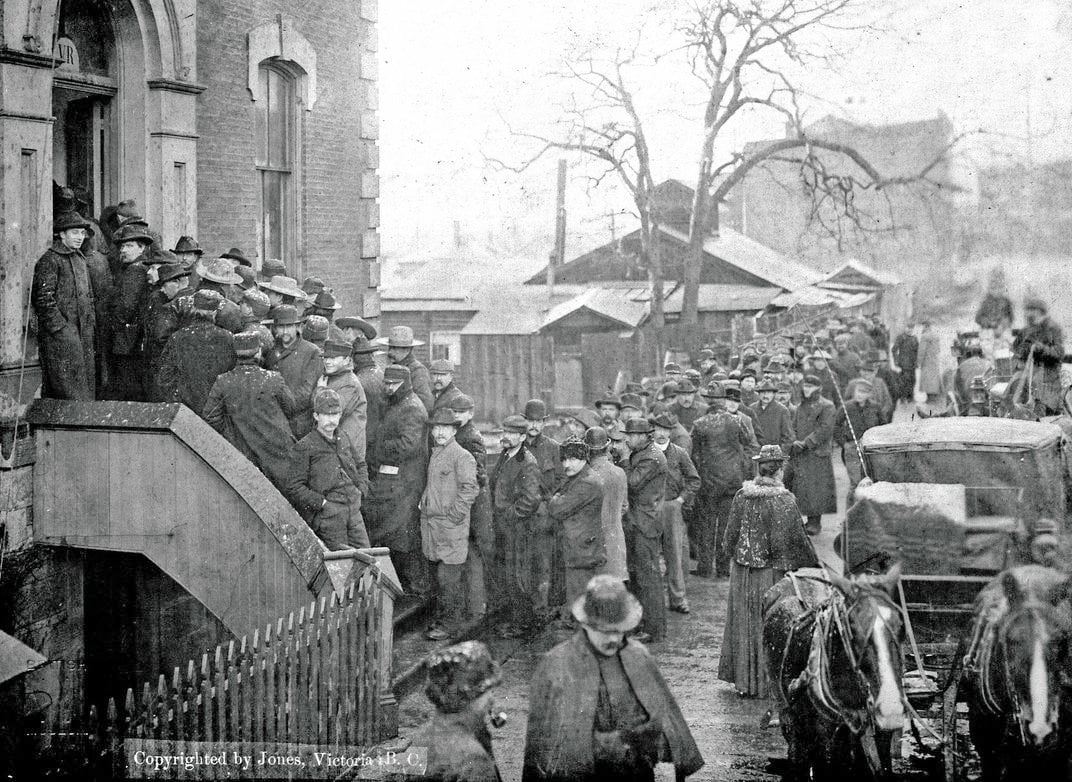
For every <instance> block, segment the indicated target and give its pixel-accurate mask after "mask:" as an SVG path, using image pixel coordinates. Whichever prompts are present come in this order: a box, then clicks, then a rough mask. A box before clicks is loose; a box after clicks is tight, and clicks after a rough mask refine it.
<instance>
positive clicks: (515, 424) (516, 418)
mask: <svg viewBox="0 0 1072 782" xmlns="http://www.w3.org/2000/svg"><path fill="white" fill-rule="evenodd" d="M502 427H503V429H504V430H505V431H507V432H518V433H520V434H524V433H525V432H527V431H528V430H529V422H528V421H526V420H525V417H524V416H521V415H508V416H506V420H504V421H503V422H502Z"/></svg>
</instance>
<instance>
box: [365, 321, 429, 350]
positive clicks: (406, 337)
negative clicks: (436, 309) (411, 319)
mask: <svg viewBox="0 0 1072 782" xmlns="http://www.w3.org/2000/svg"><path fill="white" fill-rule="evenodd" d="M376 341H377V342H379V343H380V344H381V345H387V347H389V348H412V347H417V346H418V345H423V344H424V343H423V342H421V341H420V340H419V339H414V338H413V329H411V328H410V327H409V326H393V327H392V328H391V330H390V331H388V332H387V336H386V337H380V338H379V339H378V340H376Z"/></svg>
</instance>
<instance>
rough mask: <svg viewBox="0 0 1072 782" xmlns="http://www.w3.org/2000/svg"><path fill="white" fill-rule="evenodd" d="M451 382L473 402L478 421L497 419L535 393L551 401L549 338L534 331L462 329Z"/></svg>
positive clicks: (552, 377)
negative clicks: (457, 362) (461, 360)
mask: <svg viewBox="0 0 1072 782" xmlns="http://www.w3.org/2000/svg"><path fill="white" fill-rule="evenodd" d="M462 355H463V356H464V358H465V361H464V363H463V365H462V366H461V367H460V368H459V369H458V371H457V372H456V373H455V383H456V384H457V385H458V387H459V388H461V389H462V390H463V391H464V392H465V393H467V394H468V395H469V396H471V397H473V401H474V402H475V403H476V411H475V413H474V418H475V420H476V421H478V422H482V423H489V424H496V425H497V424H499V423H501V422H502V420H503V419H504V418H505V417H506V416H508V415H511V414H513V413H519V412H521V410H522V409H524V406H525V402H526V401H528V400H529V399H533V398H536V397H540V398H544V399H547V400H549V401H551V402H553V401H554V389H555V368H554V341H553V340H552V339H551V338H550V337H547V336H544V335H540V334H489V335H476V334H463V335H462Z"/></svg>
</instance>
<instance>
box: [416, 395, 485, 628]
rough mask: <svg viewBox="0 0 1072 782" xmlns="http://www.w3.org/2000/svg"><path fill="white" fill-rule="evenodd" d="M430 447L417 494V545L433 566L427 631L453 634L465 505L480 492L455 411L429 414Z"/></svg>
mask: <svg viewBox="0 0 1072 782" xmlns="http://www.w3.org/2000/svg"><path fill="white" fill-rule="evenodd" d="M428 424H429V427H430V429H431V439H432V453H431V456H430V458H429V460H428V480H427V482H426V483H425V487H424V494H422V495H421V501H420V511H421V551H422V552H423V553H424V557H425V559H427V560H428V563H429V568H430V569H431V570H433V571H434V572H435V585H436V621H435V624H434V625H433V627H432V628H431V629H430V630H429V631H428V632H427V633H426V635H425V637H427V638H428V639H430V640H432V641H442V640H444V639H447V638H451V637H453V636H454V635H455V634H456V633H457V632H458V631H459V630H460V629H461V625H462V620H463V619H464V616H463V614H464V610H465V593H464V592H463V591H462V576H463V575H464V574H465V562H466V560H467V559H468V558H469V511H470V509H471V508H472V507H473V502H474V501H475V500H476V498H477V495H478V494H480V486H479V484H477V481H476V460H475V459H474V458H473V455H472V454H471V453H469V452H468V451H467V450H465V449H464V448H462V446H461V445H460V444H459V443H458V441H457V439H455V437H454V435H455V434H456V433H457V431H458V424H457V422H456V421H455V420H454V412H453V411H451V410H448V409H443V408H441V409H439V410H436V411H435V412H433V413H432V416H431V418H430V419H429V420H428Z"/></svg>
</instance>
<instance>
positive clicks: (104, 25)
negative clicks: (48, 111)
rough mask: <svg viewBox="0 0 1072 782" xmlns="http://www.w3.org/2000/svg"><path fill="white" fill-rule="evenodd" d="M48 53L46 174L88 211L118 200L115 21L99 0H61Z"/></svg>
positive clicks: (93, 212) (117, 59)
mask: <svg viewBox="0 0 1072 782" xmlns="http://www.w3.org/2000/svg"><path fill="white" fill-rule="evenodd" d="M53 51H54V54H55V56H56V57H57V59H58V60H59V61H60V65H59V66H58V67H57V68H56V71H55V75H54V78H53V88H52V114H53V117H55V125H54V127H53V133H52V178H53V181H54V182H55V183H56V184H58V185H60V186H66V187H70V188H72V189H74V190H75V191H76V193H78V194H79V196H80V197H81V198H82V199H84V200H85V201H86V202H87V203H88V204H89V206H88V207H87V208H86V210H85V211H86V213H87V215H89V216H95V215H99V214H100V212H101V210H102V209H103V207H104V206H105V205H107V204H113V203H115V202H116V201H117V200H119V193H118V186H119V173H120V172H119V160H118V156H117V154H116V148H117V136H118V133H117V116H116V115H117V111H116V109H115V103H116V96H117V95H118V93H119V77H118V74H119V54H118V52H117V49H116V35H115V26H114V22H113V19H112V16H111V12H110V11H109V8H108V6H106V5H105V3H104V2H101V0H62V2H61V3H60V9H59V17H58V19H57V28H56V44H55V48H54V50H53Z"/></svg>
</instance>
